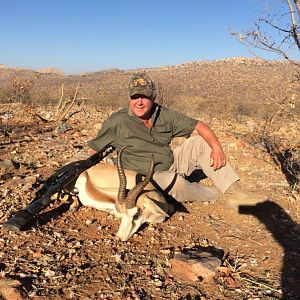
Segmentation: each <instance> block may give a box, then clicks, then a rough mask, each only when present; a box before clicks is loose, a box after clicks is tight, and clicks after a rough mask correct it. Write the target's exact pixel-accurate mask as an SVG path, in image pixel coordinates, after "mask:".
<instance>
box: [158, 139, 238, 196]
mask: <svg viewBox="0 0 300 300" xmlns="http://www.w3.org/2000/svg"><path fill="white" fill-rule="evenodd" d="M210 154H211V148H210V146H209V145H208V144H207V142H206V141H205V140H204V139H203V138H202V137H201V136H199V135H196V136H192V137H190V138H188V139H186V140H185V141H184V143H183V144H182V145H180V146H179V147H177V148H175V149H174V163H173V165H172V166H171V168H170V170H169V171H163V172H155V173H154V175H153V179H154V180H155V182H156V183H157V184H158V185H159V186H160V187H161V188H162V189H163V190H164V191H166V192H167V193H168V194H169V195H170V196H172V197H173V198H174V199H176V200H177V201H179V202H187V201H215V200H217V198H218V197H219V194H220V193H219V192H218V190H216V189H215V188H211V187H208V186H204V185H201V184H199V183H197V182H189V181H188V180H186V179H185V178H184V176H189V175H191V174H192V172H193V171H195V170H200V169H202V171H203V172H204V174H205V175H206V176H207V177H209V178H210V179H212V181H213V182H214V184H215V186H216V187H217V188H218V189H219V190H220V191H221V192H222V193H224V192H225V191H226V190H227V188H228V187H229V186H230V185H231V184H232V183H234V182H235V181H237V180H239V179H240V178H239V176H238V175H237V174H236V173H235V171H234V170H233V169H232V167H231V166H230V164H229V163H226V166H225V167H222V168H221V169H219V170H216V171H214V170H213V168H212V167H211V166H210Z"/></svg>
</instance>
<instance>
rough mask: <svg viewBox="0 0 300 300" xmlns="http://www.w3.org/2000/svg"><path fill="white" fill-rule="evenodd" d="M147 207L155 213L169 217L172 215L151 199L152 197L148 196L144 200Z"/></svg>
mask: <svg viewBox="0 0 300 300" xmlns="http://www.w3.org/2000/svg"><path fill="white" fill-rule="evenodd" d="M143 206H144V207H145V208H146V207H147V208H149V209H150V210H151V211H152V212H153V213H154V214H156V215H163V216H165V217H167V218H169V217H170V216H169V215H168V214H167V213H166V212H165V211H164V210H163V209H162V208H161V207H160V206H159V205H158V204H156V203H155V202H154V200H152V199H150V198H148V197H147V198H146V199H145V201H144V205H143Z"/></svg>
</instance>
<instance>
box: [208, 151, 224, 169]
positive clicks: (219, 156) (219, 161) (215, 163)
mask: <svg viewBox="0 0 300 300" xmlns="http://www.w3.org/2000/svg"><path fill="white" fill-rule="evenodd" d="M225 165H226V156H225V154H224V152H223V150H222V148H213V149H212V151H211V154H210V166H211V167H213V169H214V170H215V171H216V170H218V169H220V168H222V167H224V166H225Z"/></svg>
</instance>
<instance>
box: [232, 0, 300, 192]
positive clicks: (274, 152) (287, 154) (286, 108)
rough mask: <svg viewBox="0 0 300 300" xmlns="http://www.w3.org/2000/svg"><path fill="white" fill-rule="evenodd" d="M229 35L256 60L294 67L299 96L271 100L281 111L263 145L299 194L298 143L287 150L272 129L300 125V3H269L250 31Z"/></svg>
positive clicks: (271, 120)
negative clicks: (299, 105)
mask: <svg viewBox="0 0 300 300" xmlns="http://www.w3.org/2000/svg"><path fill="white" fill-rule="evenodd" d="M230 33H231V34H232V35H234V36H235V37H237V38H238V40H239V41H240V42H241V43H242V44H244V45H245V46H246V47H247V49H248V50H249V51H250V52H251V53H252V54H254V55H255V56H259V57H261V55H258V53H261V54H263V53H264V52H271V53H273V54H274V55H275V56H276V57H278V58H284V59H285V60H287V61H289V62H291V63H292V64H293V65H294V66H295V74H294V75H295V77H294V80H293V81H292V82H290V84H293V85H294V86H295V89H296V92H295V93H294V94H293V95H292V96H291V97H289V96H288V97H285V98H284V99H277V98H276V97H275V98H273V99H272V98H270V97H269V100H273V103H274V104H275V105H276V106H277V107H278V109H277V111H276V112H275V113H273V114H272V115H271V116H269V118H267V120H266V123H265V126H264V131H263V134H262V142H263V143H264V145H265V147H266V150H267V151H268V153H269V154H270V156H271V157H272V159H273V160H274V161H275V163H276V164H277V165H278V166H279V167H280V168H281V170H282V172H283V173H284V174H285V176H286V178H287V181H288V183H289V184H290V185H291V187H292V189H293V190H298V192H299V193H300V186H299V184H300V154H297V152H300V147H299V142H298V141H296V142H295V141H294V142H292V143H290V145H289V146H288V147H287V145H285V143H279V142H278V141H276V139H275V138H274V136H275V135H274V133H275V132H276V130H277V129H276V127H275V126H273V125H274V124H275V123H278V121H279V120H280V118H282V117H283V116H284V115H286V116H288V119H289V120H291V119H292V118H293V120H294V121H295V123H296V124H297V125H298V126H299V124H300V121H299V116H297V113H294V110H295V102H294V100H295V99H294V98H295V97H296V95H297V94H299V85H300V62H299V61H298V59H299V55H300V0H280V1H279V0H278V1H275V0H273V1H267V2H266V8H265V10H264V12H263V14H262V16H261V17H259V18H258V19H257V20H256V21H255V22H254V24H253V28H252V29H251V30H243V31H242V32H230ZM298 102H299V101H298ZM290 117H292V118H290ZM275 119H276V122H275Z"/></svg>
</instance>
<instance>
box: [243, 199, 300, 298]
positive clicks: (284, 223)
mask: <svg viewBox="0 0 300 300" xmlns="http://www.w3.org/2000/svg"><path fill="white" fill-rule="evenodd" d="M239 212H240V213H241V214H248V215H253V216H255V217H256V218H257V219H258V220H259V221H260V222H261V223H262V224H264V225H265V226H266V228H267V230H269V231H270V232H271V233H272V235H273V237H274V239H275V240H276V241H277V243H278V244H279V245H281V246H282V248H283V250H284V258H283V265H282V269H281V270H282V274H281V289H282V299H284V300H296V299H300V236H299V232H297V231H296V230H295V226H296V225H297V224H296V223H295V222H294V221H293V220H292V219H291V218H290V216H289V215H288V214H287V213H286V212H285V211H284V210H283V209H282V207H280V206H279V205H278V204H276V203H275V202H273V201H266V202H263V203H259V204H257V205H255V206H240V207H239Z"/></svg>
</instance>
